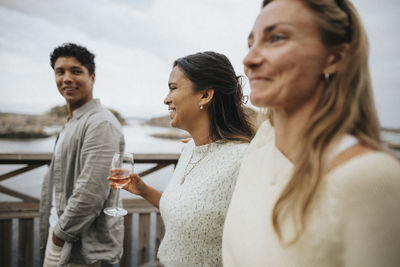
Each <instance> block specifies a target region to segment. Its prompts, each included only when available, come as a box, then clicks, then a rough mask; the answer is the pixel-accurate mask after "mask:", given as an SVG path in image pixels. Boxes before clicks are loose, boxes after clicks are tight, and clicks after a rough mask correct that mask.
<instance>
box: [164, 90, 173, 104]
mask: <svg viewBox="0 0 400 267" xmlns="http://www.w3.org/2000/svg"><path fill="white" fill-rule="evenodd" d="M170 103H171V100H170V93H168V95H167V96H166V97H165V98H164V104H165V105H169V104H170Z"/></svg>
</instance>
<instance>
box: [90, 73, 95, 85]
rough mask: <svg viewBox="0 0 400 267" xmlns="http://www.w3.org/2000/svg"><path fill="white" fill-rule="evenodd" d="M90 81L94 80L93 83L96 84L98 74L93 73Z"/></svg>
mask: <svg viewBox="0 0 400 267" xmlns="http://www.w3.org/2000/svg"><path fill="white" fill-rule="evenodd" d="M90 79H91V80H92V83H93V84H94V82H95V80H96V73H94V72H93V73H92V74H91V75H90Z"/></svg>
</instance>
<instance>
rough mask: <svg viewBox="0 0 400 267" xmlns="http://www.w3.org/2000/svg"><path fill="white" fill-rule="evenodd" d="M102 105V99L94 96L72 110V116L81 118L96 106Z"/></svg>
mask: <svg viewBox="0 0 400 267" xmlns="http://www.w3.org/2000/svg"><path fill="white" fill-rule="evenodd" d="M99 106H101V103H100V99H98V98H94V99H92V100H90V101H89V102H87V103H85V104H84V105H83V106H81V107H79V108H77V109H76V110H74V112H72V118H71V119H77V120H79V118H80V117H82V116H83V115H84V114H85V113H86V112H88V111H90V110H92V109H93V108H95V107H99Z"/></svg>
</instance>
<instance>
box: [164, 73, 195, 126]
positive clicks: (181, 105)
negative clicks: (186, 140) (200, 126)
mask: <svg viewBox="0 0 400 267" xmlns="http://www.w3.org/2000/svg"><path fill="white" fill-rule="evenodd" d="M168 87H169V93H168V95H167V97H166V98H165V100H164V103H165V104H166V105H168V110H169V112H170V113H169V116H170V118H171V126H172V127H175V128H180V129H183V130H187V131H190V130H191V129H193V126H194V125H195V124H196V119H197V118H198V116H199V114H200V112H201V110H200V105H199V102H200V99H201V92H196V91H195V90H194V89H193V83H192V82H191V81H190V80H189V79H188V78H187V77H186V76H185V74H184V73H183V72H182V71H181V70H180V68H179V67H177V66H176V67H174V68H173V69H172V71H171V74H170V76H169V81H168Z"/></svg>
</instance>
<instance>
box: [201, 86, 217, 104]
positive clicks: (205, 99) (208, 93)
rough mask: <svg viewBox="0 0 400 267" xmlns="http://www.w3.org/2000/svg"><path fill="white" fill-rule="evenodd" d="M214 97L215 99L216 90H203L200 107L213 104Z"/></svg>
mask: <svg viewBox="0 0 400 267" xmlns="http://www.w3.org/2000/svg"><path fill="white" fill-rule="evenodd" d="M213 97H214V89H206V90H203V91H202V92H201V98H200V102H199V105H200V106H205V105H207V104H209V103H211V100H212V99H213Z"/></svg>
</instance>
